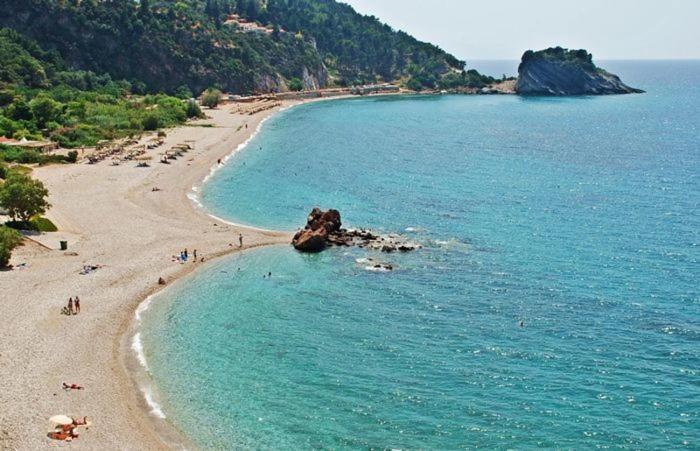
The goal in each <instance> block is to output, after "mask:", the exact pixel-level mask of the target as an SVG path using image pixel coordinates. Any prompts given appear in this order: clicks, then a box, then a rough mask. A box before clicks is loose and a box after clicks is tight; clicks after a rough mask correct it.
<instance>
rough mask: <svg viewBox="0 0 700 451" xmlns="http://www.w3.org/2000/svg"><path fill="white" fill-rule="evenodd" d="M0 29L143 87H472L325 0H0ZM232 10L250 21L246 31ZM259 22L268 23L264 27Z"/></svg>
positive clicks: (437, 59)
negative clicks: (397, 83)
mask: <svg viewBox="0 0 700 451" xmlns="http://www.w3.org/2000/svg"><path fill="white" fill-rule="evenodd" d="M0 6H2V10H3V13H4V14H2V15H1V16H0V26H2V27H8V28H13V29H15V30H17V31H18V32H20V33H22V34H23V35H25V36H27V37H30V38H32V39H34V40H35V41H36V42H37V43H38V44H39V45H40V46H41V47H42V48H43V49H45V50H47V51H51V52H54V53H53V54H55V55H57V56H60V57H61V58H62V59H63V60H64V61H65V63H66V65H67V66H68V67H69V68H71V69H74V70H86V71H92V72H94V73H99V74H102V73H106V74H109V75H110V76H111V77H112V78H113V79H115V80H117V79H119V80H121V79H124V80H128V81H130V82H131V83H132V85H133V86H136V87H143V89H147V90H149V91H153V92H156V91H164V92H169V93H173V92H175V90H177V89H178V88H180V87H182V86H186V87H187V88H189V89H190V90H192V91H194V92H200V91H202V90H203V89H204V88H206V87H208V86H217V87H220V88H221V89H224V90H226V91H230V92H238V93H252V92H271V91H280V90H282V91H283V90H286V89H288V86H289V82H290V81H291V80H294V79H298V80H299V81H301V82H302V86H304V87H306V88H316V87H325V86H327V85H329V84H338V85H348V84H357V83H364V82H373V81H378V80H384V81H394V80H397V79H403V80H405V81H408V80H412V85H413V87H421V86H426V87H437V86H439V85H440V81H441V79H442V77H443V76H444V75H446V74H450V77H451V81H450V83H453V84H454V83H455V82H458V83H471V84H476V85H478V84H480V83H482V82H483V81H482V80H481V79H480V76H478V74H475V73H474V72H472V73H471V76H470V77H461V78H460V77H455V74H458V73H459V72H461V71H462V69H463V67H464V63H463V62H461V61H459V60H457V59H456V58H455V57H453V56H451V55H449V54H447V53H446V52H444V51H442V50H440V49H439V48H437V47H435V46H433V45H431V44H426V43H421V42H419V41H417V40H416V39H414V38H412V37H411V36H409V35H407V34H406V33H403V32H395V31H394V30H392V29H391V28H390V27H389V26H387V25H384V24H382V23H380V22H379V21H378V20H377V19H376V18H373V17H367V16H362V15H360V14H357V13H356V12H355V11H354V10H353V9H352V8H351V7H350V6H348V5H345V4H342V3H338V2H336V1H334V0H179V1H154V0H141V1H140V2H139V1H135V0H110V1H100V0H21V1H20V0H0ZM232 14H238V15H240V17H241V18H242V19H243V21H244V22H247V23H250V22H252V23H255V24H256V25H257V26H258V27H257V28H255V27H254V28H251V29H246V28H244V27H242V26H241V25H240V24H239V22H238V21H231V20H229V18H230V15H232ZM265 27H267V28H265Z"/></svg>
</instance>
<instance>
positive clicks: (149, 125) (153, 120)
mask: <svg viewBox="0 0 700 451" xmlns="http://www.w3.org/2000/svg"><path fill="white" fill-rule="evenodd" d="M142 125H143V129H144V130H148V131H153V130H158V127H160V118H159V117H158V116H157V115H155V114H149V115H147V116H146V117H144V118H143V122H142Z"/></svg>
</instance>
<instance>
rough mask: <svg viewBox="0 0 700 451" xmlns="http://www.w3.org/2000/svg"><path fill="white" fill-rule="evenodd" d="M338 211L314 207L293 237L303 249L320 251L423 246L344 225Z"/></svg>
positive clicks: (402, 250)
mask: <svg viewBox="0 0 700 451" xmlns="http://www.w3.org/2000/svg"><path fill="white" fill-rule="evenodd" d="M342 225H343V224H342V222H341V220H340V212H339V211H338V210H328V211H322V210H321V209H320V208H314V209H313V210H312V211H311V214H309V217H308V219H307V221H306V227H305V228H304V229H303V230H300V231H299V232H297V234H296V235H294V239H293V240H292V245H293V246H294V248H295V249H296V250H298V251H300V252H308V253H316V252H321V251H323V250H324V249H326V248H327V247H331V246H344V247H350V246H357V247H361V248H368V249H372V250H377V251H381V252H397V251H398V252H409V251H413V250H416V249H418V248H420V245H418V244H415V243H410V242H408V241H406V240H404V239H402V238H401V237H399V236H397V235H389V236H380V235H376V234H374V233H372V232H370V231H367V230H348V229H343V228H342Z"/></svg>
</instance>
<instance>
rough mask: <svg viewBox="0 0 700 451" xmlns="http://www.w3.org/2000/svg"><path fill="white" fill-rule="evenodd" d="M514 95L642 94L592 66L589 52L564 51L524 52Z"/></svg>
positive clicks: (616, 77)
mask: <svg viewBox="0 0 700 451" xmlns="http://www.w3.org/2000/svg"><path fill="white" fill-rule="evenodd" d="M515 92H516V93H517V94H520V95H531V96H575V95H605V94H634V93H642V92H644V91H642V90H641V89H635V88H631V87H629V86H627V85H626V84H624V83H623V82H622V81H621V80H620V77H618V76H617V75H614V74H611V73H609V72H606V71H605V70H603V69H601V68H599V67H596V65H595V64H593V55H591V54H590V53H588V52H587V51H586V50H567V49H563V48H561V47H554V48H549V49H546V50H540V51H539V52H533V51H532V50H528V51H527V52H525V54H524V55H523V58H522V62H521V63H520V67H518V81H517V83H516V85H515Z"/></svg>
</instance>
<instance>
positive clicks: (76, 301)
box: [75, 296, 80, 315]
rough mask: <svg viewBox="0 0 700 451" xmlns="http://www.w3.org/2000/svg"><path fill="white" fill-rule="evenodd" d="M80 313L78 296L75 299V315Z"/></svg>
mask: <svg viewBox="0 0 700 451" xmlns="http://www.w3.org/2000/svg"><path fill="white" fill-rule="evenodd" d="M78 313H80V298H79V297H78V296H76V297H75V314H76V315H77V314H78Z"/></svg>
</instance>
